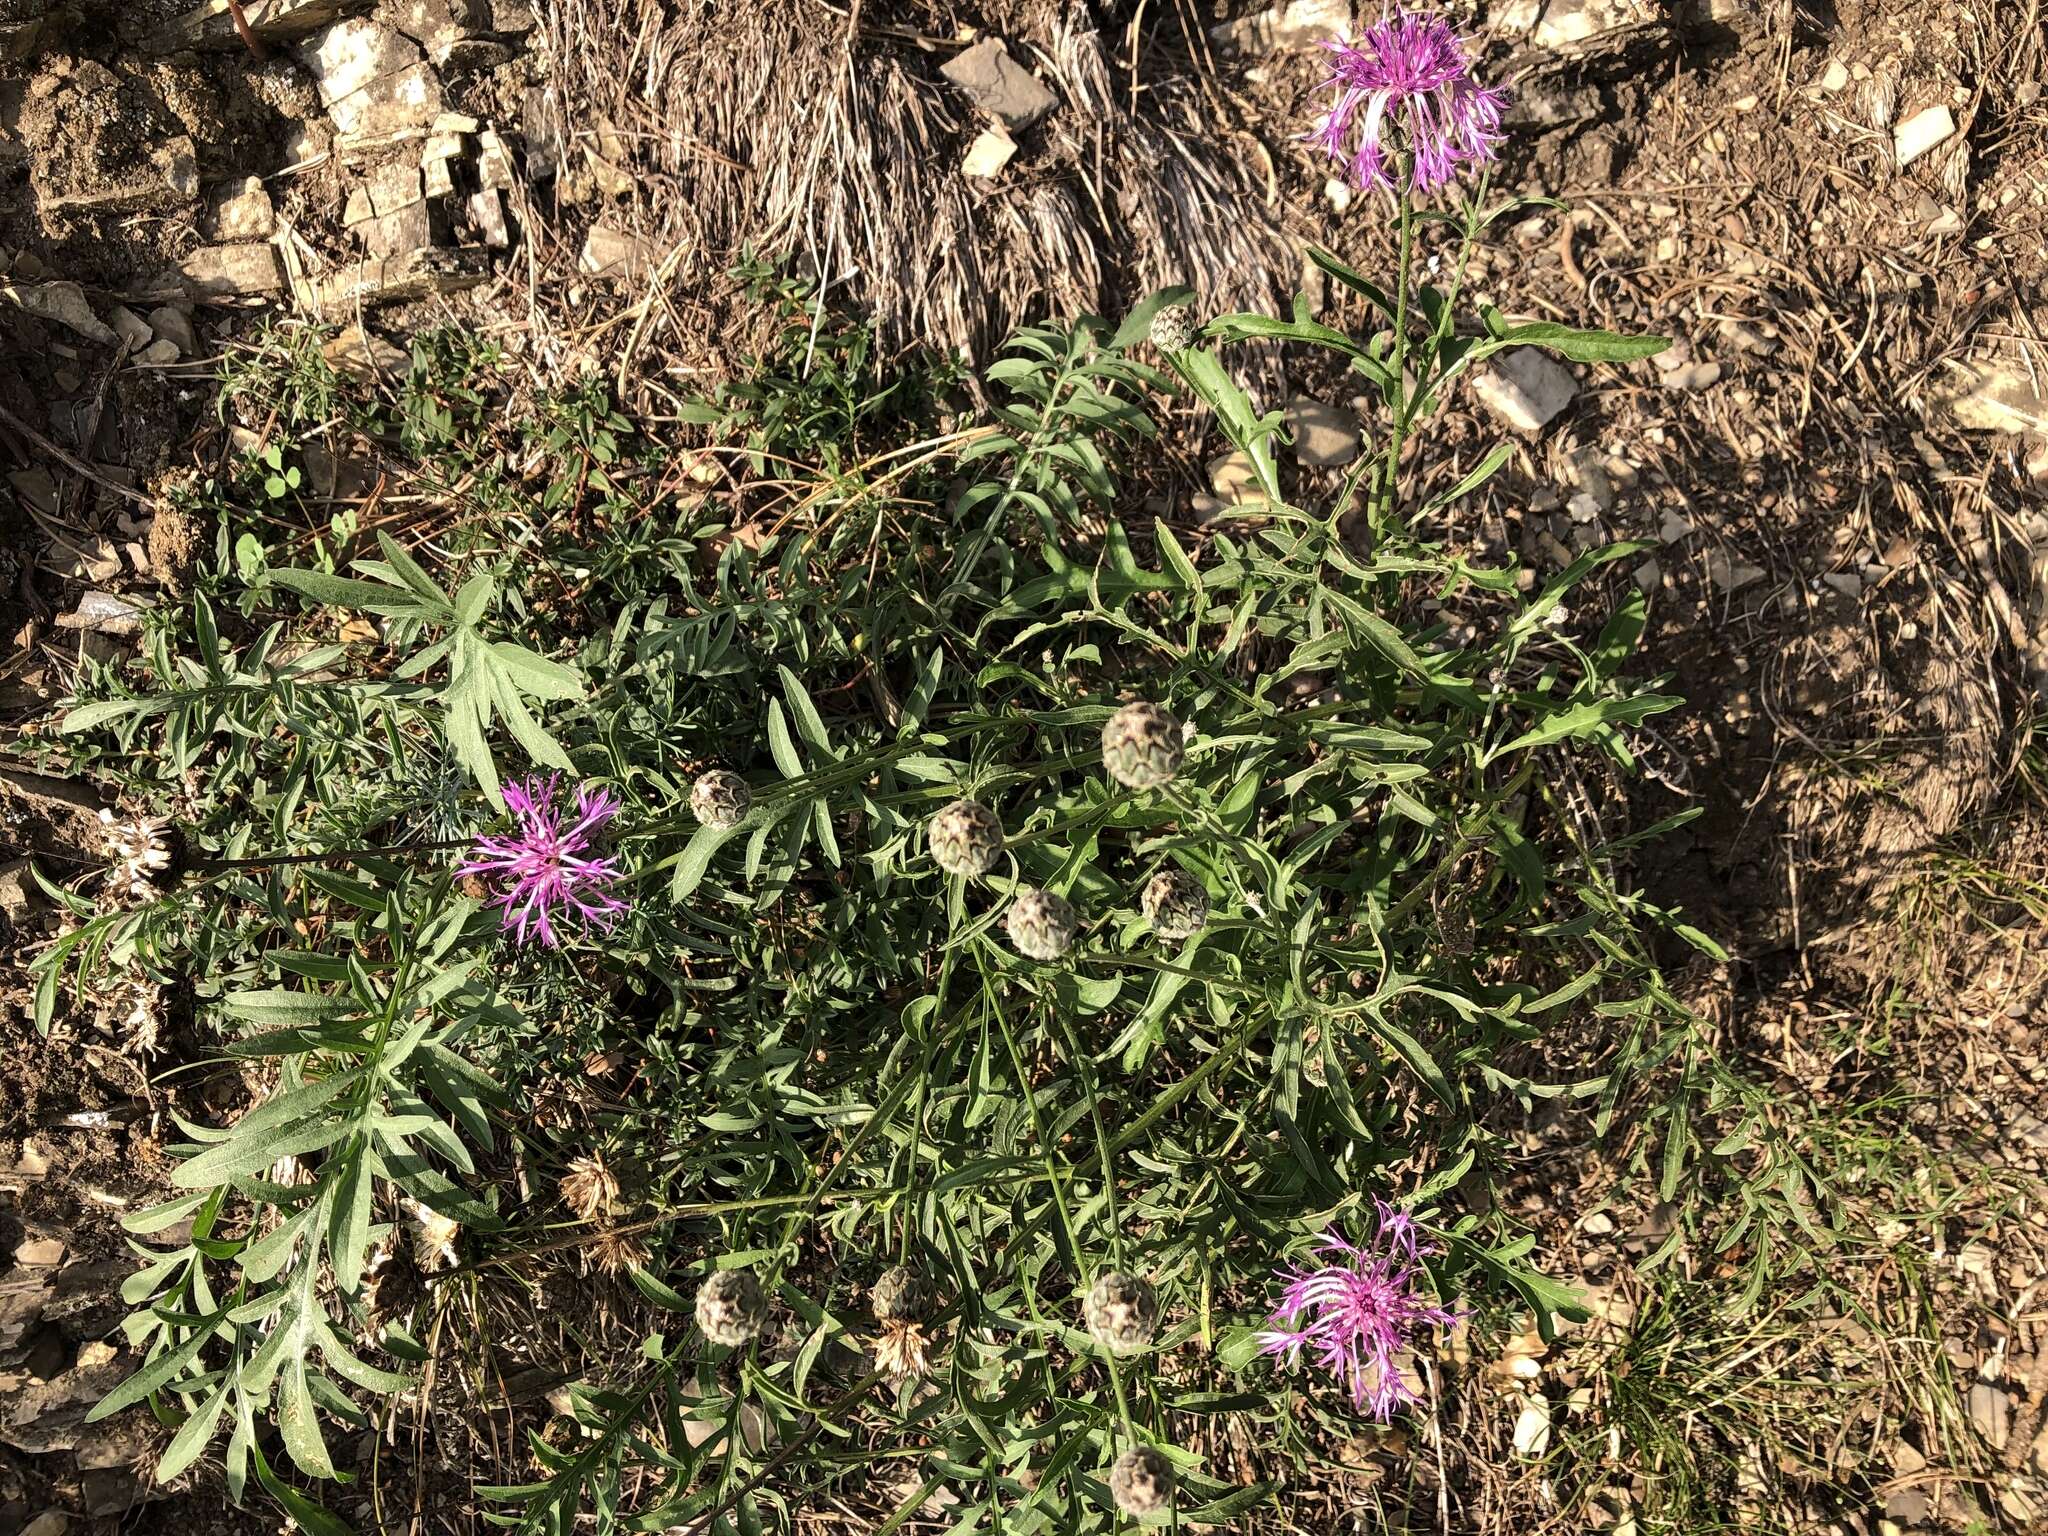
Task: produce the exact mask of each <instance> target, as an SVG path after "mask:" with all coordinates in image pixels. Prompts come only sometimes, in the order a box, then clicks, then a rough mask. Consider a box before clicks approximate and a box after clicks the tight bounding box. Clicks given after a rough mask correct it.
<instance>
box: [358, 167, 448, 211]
mask: <svg viewBox="0 0 2048 1536" xmlns="http://www.w3.org/2000/svg"><path fill="white" fill-rule="evenodd" d="M453 164H454V162H453V161H450V160H422V161H421V162H420V186H421V190H422V191H424V192H425V193H426V195H427V196H428V197H453V196H454V195H455V172H454V171H453V170H452V169H450V167H451V166H452V165H453ZM344 222H346V221H345V220H344Z"/></svg>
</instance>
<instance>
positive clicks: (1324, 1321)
mask: <svg viewBox="0 0 2048 1536" xmlns="http://www.w3.org/2000/svg"><path fill="white" fill-rule="evenodd" d="M1374 1204H1375V1206H1377V1208H1378V1224H1377V1228H1376V1230H1375V1231H1374V1233H1373V1236H1372V1240H1371V1243H1370V1245H1369V1246H1364V1247H1358V1246H1354V1245H1352V1244H1351V1243H1348V1242H1346V1241H1345V1240H1344V1239H1343V1238H1342V1237H1339V1236H1338V1235H1337V1234H1336V1233H1334V1232H1325V1233H1324V1234H1323V1235H1322V1236H1321V1237H1320V1238H1318V1239H1317V1240H1316V1245H1315V1251H1316V1252H1318V1253H1321V1254H1325V1255H1327V1256H1329V1257H1330V1258H1332V1259H1334V1260H1337V1261H1338V1262H1335V1263H1332V1264H1329V1265H1326V1266H1324V1267H1323V1268H1320V1269H1304V1268H1300V1267H1298V1266H1297V1267H1290V1268H1288V1269H1284V1270H1281V1271H1280V1272H1279V1273H1278V1275H1277V1277H1276V1278H1278V1279H1280V1280H1282V1281H1284V1282H1285V1285H1284V1289H1283V1290H1282V1292H1281V1295H1280V1305H1279V1306H1277V1307H1276V1308H1274V1310H1273V1314H1272V1316H1271V1317H1269V1318H1267V1319H1266V1323H1267V1327H1266V1328H1265V1330H1264V1331H1263V1332H1261V1333H1260V1335H1259V1348H1260V1351H1261V1353H1264V1354H1268V1355H1285V1356H1286V1357H1287V1358H1288V1360H1289V1361H1290V1362H1292V1361H1296V1360H1299V1359H1300V1357H1301V1352H1302V1351H1303V1349H1307V1350H1309V1351H1310V1352H1311V1354H1312V1355H1313V1357H1314V1359H1315V1362H1316V1364H1317V1365H1319V1366H1321V1367H1322V1368H1323V1369H1324V1370H1325V1371H1328V1372H1329V1373H1330V1375H1331V1376H1333V1377H1334V1378H1336V1379H1337V1380H1338V1381H1340V1382H1342V1383H1343V1384H1344V1385H1345V1386H1347V1387H1348V1388H1349V1389H1350V1392H1351V1403H1352V1406H1353V1407H1354V1408H1356V1409H1357V1410H1358V1411H1359V1412H1360V1413H1369V1414H1371V1415H1372V1416H1373V1417H1374V1418H1376V1419H1379V1420H1381V1421H1382V1422H1384V1421H1385V1420H1387V1419H1390V1418H1392V1417H1393V1416H1394V1414H1395V1413H1396V1411H1398V1410H1399V1409H1401V1408H1404V1407H1407V1406H1408V1405H1410V1404H1412V1403H1414V1402H1415V1401H1416V1396H1415V1393H1414V1390H1413V1389H1412V1388H1410V1387H1409V1385H1408V1384H1407V1383H1406V1382H1405V1381H1403V1380H1402V1379H1401V1373H1400V1371H1399V1370H1398V1369H1396V1367H1395V1365H1394V1357H1395V1355H1397V1354H1399V1353H1400V1352H1401V1351H1402V1350H1404V1349H1407V1348H1409V1347H1411V1346H1412V1345H1413V1344H1414V1343H1415V1340H1416V1336H1417V1334H1419V1333H1420V1332H1421V1331H1422V1330H1423V1329H1424V1328H1426V1327H1434V1328H1447V1327H1449V1326H1450V1325H1451V1324H1453V1323H1455V1322H1456V1321H1457V1316H1456V1314H1455V1313H1452V1312H1448V1311H1446V1310H1445V1309H1444V1308H1442V1307H1439V1306H1437V1305H1435V1304H1434V1303H1432V1302H1430V1301H1427V1300H1425V1299H1424V1298H1423V1297H1422V1295H1421V1294H1419V1292H1418V1288H1417V1282H1418V1281H1419V1280H1420V1279H1421V1276H1422V1260H1423V1258H1424V1257H1425V1256H1426V1255H1427V1254H1428V1253H1430V1252H1432V1251H1433V1250H1431V1249H1429V1248H1427V1247H1425V1246H1424V1245H1423V1243H1422V1241H1421V1238H1420V1236H1419V1234H1418V1233H1417V1232H1416V1230H1415V1223H1414V1221H1413V1219H1412V1218H1410V1217H1409V1215H1408V1214H1407V1212H1405V1211H1398V1210H1396V1209H1394V1207H1392V1206H1390V1205H1388V1204H1387V1203H1386V1202H1384V1201H1375V1202H1374Z"/></svg>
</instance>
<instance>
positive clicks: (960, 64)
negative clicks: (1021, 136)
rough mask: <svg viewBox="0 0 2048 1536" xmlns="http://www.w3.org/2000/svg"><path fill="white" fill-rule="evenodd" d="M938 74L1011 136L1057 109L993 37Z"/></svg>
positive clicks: (1052, 98)
mask: <svg viewBox="0 0 2048 1536" xmlns="http://www.w3.org/2000/svg"><path fill="white" fill-rule="evenodd" d="M939 73H940V74H942V75H944V76H945V77H946V78H947V79H948V80H950V81H952V82H953V84H955V85H957V86H959V87H960V89H961V90H962V91H964V92H966V93H967V99H968V100H969V101H971V102H973V103H974V105H975V106H976V107H978V108H979V109H980V110H981V111H983V112H986V113H987V114H988V115H989V116H990V117H992V118H994V119H995V120H996V121H997V122H999V123H1001V124H1002V125H1003V126H1004V127H1005V128H1007V129H1009V130H1010V131H1011V132H1012V133H1015V132H1018V131H1020V130H1022V129H1025V128H1029V127H1030V126H1031V125H1032V124H1033V123H1035V122H1037V121H1038V120H1039V119H1040V118H1042V117H1044V116H1045V114H1046V113H1048V112H1050V111H1051V110H1052V109H1053V108H1054V107H1056V106H1058V105H1059V98H1058V97H1056V96H1054V95H1053V93H1052V92H1051V91H1049V90H1047V89H1046V88H1045V86H1044V85H1043V84H1042V83H1041V82H1040V81H1039V79H1038V78H1037V76H1035V75H1033V74H1032V73H1031V72H1030V71H1029V70H1027V69H1025V68H1024V66H1023V65H1021V64H1019V63H1018V62H1017V61H1016V60H1015V59H1013V58H1011V57H1010V51H1009V50H1008V49H1007V48H1005V47H1004V46H1003V45H1002V43H1001V42H999V41H998V40H997V39H995V38H993V37H987V38H983V39H982V40H981V41H980V42H978V43H976V44H975V45H974V46H973V47H972V48H969V49H968V50H967V51H966V52H965V53H961V54H957V55H955V56H954V57H953V58H951V59H949V60H947V61H946V63H945V64H944V65H943V66H941V67H940V70H939Z"/></svg>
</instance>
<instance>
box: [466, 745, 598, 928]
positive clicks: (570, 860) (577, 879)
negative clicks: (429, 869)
mask: <svg viewBox="0 0 2048 1536" xmlns="http://www.w3.org/2000/svg"><path fill="white" fill-rule="evenodd" d="M560 784H561V775H559V774H553V773H551V774H549V775H547V776H546V777H545V778H540V777H535V778H530V779H524V780H520V781H518V782H515V783H511V784H507V785H506V786H505V804H506V805H508V806H510V807H511V810H512V815H513V819H514V820H515V821H516V823H517V825H518V830H517V832H516V833H514V834H513V835H512V836H509V837H480V838H478V839H477V840H476V846H475V847H474V848H473V849H471V850H470V855H469V859H468V861H467V862H466V863H464V864H463V865H461V866H460V867H459V868H458V869H457V870H456V871H455V873H456V874H458V875H484V876H493V875H495V876H503V877H504V878H506V879H507V880H508V881H509V882H510V884H508V885H507V886H506V887H505V889H504V890H503V891H502V892H500V893H499V895H498V896H497V897H496V899H494V900H493V901H492V902H491V905H492V906H494V907H497V908H499V909H500V910H501V912H502V914H503V919H504V924H505V927H506V929H507V930H509V931H510V932H511V934H512V935H513V936H514V937H515V938H517V939H518V940H519V941H520V942H521V943H522V944H524V943H527V942H529V941H531V940H533V939H539V940H540V942H541V943H543V944H545V945H546V946H547V947H548V948H550V949H553V948H554V947H555V945H556V944H557V943H558V942H559V940H558V938H557V935H556V929H555V924H556V923H557V922H558V921H559V920H560V919H561V918H562V917H564V916H565V915H567V914H569V913H572V912H573V913H574V914H575V915H576V916H577V917H578V918H580V919H582V920H583V921H584V922H585V923H595V924H596V925H597V926H599V927H601V928H602V927H607V926H609V925H610V924H611V923H613V922H615V921H616V920H617V918H618V915H619V914H620V913H621V912H623V911H625V910H626V904H625V903H624V902H623V901H620V900H619V899H618V898H617V897H615V896H612V895H610V894H609V893H608V892H607V889H606V888H607V887H608V886H610V885H611V884H612V883H613V882H614V881H616V880H619V879H621V878H622V872H621V870H620V869H619V866H618V861H617V860H616V859H613V858H610V857H603V858H593V857H591V856H590V849H591V844H592V837H593V834H595V833H596V832H597V831H598V829H599V828H601V827H602V826H603V825H604V824H605V823H606V822H608V821H610V820H611V819H612V818H613V817H614V816H616V815H618V814H619V802H618V801H616V800H614V799H613V798H612V797H611V796H610V795H608V794H606V793H605V792H604V791H603V790H601V789H593V788H592V787H591V786H590V785H588V784H585V785H583V786H582V787H580V788H579V789H578V790H577V791H576V798H575V802H574V813H575V819H574V820H573V821H570V820H569V810H570V808H569V807H567V806H561V805H558V804H557V800H558V790H559V788H560ZM565 822H566V823H567V825H564V823H565Z"/></svg>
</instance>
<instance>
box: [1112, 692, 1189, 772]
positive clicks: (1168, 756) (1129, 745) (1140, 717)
mask: <svg viewBox="0 0 2048 1536" xmlns="http://www.w3.org/2000/svg"><path fill="white" fill-rule="evenodd" d="M1185 752H1186V747H1185V745H1184V733H1183V732H1182V731H1181V728H1180V722H1179V721H1178V720H1176V719H1174V718H1173V716H1171V715H1169V714H1168V713H1167V712H1166V711H1165V710H1163V709H1161V708H1160V707H1159V706H1158V705H1157V704H1144V703H1138V704H1126V705H1125V706H1124V707H1123V708H1122V709H1120V710H1118V711H1117V712H1116V713H1115V714H1113V715H1111V716H1110V717H1109V718H1108V719H1107V720H1105V721H1104V722H1103V723H1102V766H1103V768H1104V769H1105V770H1107V772H1108V774H1109V776H1110V777H1111V778H1112V779H1115V780H1116V781H1117V783H1119V784H1121V785H1123V786H1124V787H1125V788H1126V789H1151V788H1153V787H1154V786H1155V785H1159V784H1164V783H1167V782H1168V781H1169V780H1171V779H1172V778H1173V776H1174V775H1175V774H1177V773H1179V772H1180V764H1181V758H1182V757H1183V756H1184V755H1185Z"/></svg>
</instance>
